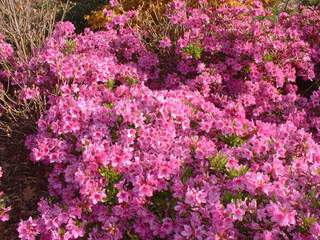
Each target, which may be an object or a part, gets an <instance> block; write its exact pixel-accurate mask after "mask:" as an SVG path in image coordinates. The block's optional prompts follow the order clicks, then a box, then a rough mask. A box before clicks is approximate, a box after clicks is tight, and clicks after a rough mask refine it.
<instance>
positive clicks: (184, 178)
mask: <svg viewBox="0 0 320 240" xmlns="http://www.w3.org/2000/svg"><path fill="white" fill-rule="evenodd" d="M192 174H193V168H192V167H190V166H186V167H185V168H184V170H183V174H182V176H181V182H182V183H183V184H185V183H186V182H187V181H188V179H189V178H190V177H191V176H192Z"/></svg>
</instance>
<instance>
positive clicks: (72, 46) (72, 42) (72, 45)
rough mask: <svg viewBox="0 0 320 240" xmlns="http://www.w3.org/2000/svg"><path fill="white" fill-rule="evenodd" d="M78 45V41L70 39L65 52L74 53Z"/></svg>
mask: <svg viewBox="0 0 320 240" xmlns="http://www.w3.org/2000/svg"><path fill="white" fill-rule="evenodd" d="M76 47H77V42H76V41H75V40H73V39H68V40H67V41H66V43H65V46H64V49H63V53H64V54H70V53H72V52H73V51H74V50H75V49H76Z"/></svg>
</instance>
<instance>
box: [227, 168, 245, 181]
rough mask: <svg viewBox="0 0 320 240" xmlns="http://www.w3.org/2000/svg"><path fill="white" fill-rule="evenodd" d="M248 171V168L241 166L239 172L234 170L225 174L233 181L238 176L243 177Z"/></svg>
mask: <svg viewBox="0 0 320 240" xmlns="http://www.w3.org/2000/svg"><path fill="white" fill-rule="evenodd" d="M249 170H250V168H249V167H248V166H246V165H244V166H241V167H240V169H239V170H237V169H235V168H232V169H230V170H228V172H227V174H228V177H229V178H230V179H234V178H236V177H240V176H243V175H245V174H246V173H247V172H248V171H249Z"/></svg>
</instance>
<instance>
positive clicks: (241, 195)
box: [221, 191, 250, 207]
mask: <svg viewBox="0 0 320 240" xmlns="http://www.w3.org/2000/svg"><path fill="white" fill-rule="evenodd" d="M246 199H250V195H249V193H247V192H245V191H239V192H237V193H232V192H230V191H225V192H223V194H222V196H221V203H222V205H223V206H224V207H226V206H227V205H228V204H229V203H234V202H236V201H238V200H242V201H244V200H246Z"/></svg>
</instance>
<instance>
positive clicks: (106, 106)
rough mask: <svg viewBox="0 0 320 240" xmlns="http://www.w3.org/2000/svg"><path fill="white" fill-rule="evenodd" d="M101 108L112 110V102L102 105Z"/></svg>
mask: <svg viewBox="0 0 320 240" xmlns="http://www.w3.org/2000/svg"><path fill="white" fill-rule="evenodd" d="M103 106H104V107H105V108H108V109H112V108H113V107H114V104H113V103H112V102H108V103H104V104H103Z"/></svg>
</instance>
